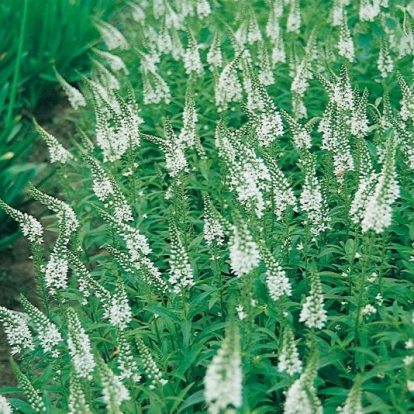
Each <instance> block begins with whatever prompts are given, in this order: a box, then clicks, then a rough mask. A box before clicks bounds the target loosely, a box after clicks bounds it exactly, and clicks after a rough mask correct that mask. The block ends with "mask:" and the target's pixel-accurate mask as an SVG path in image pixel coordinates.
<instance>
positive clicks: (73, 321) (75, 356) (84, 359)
mask: <svg viewBox="0 0 414 414" xmlns="http://www.w3.org/2000/svg"><path fill="white" fill-rule="evenodd" d="M66 318H67V321H68V348H69V354H70V356H71V357H72V363H73V368H74V373H75V375H76V377H77V378H78V379H79V380H83V379H86V380H88V381H90V380H91V379H92V373H93V371H94V370H95V366H96V362H95V358H94V356H93V353H92V347H91V342H90V339H89V337H88V335H87V334H86V332H85V330H84V328H83V327H82V325H81V323H80V321H79V318H78V315H77V314H76V312H75V311H74V310H73V309H72V308H68V309H67V310H66Z"/></svg>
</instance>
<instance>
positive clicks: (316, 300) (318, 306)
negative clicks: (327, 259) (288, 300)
mask: <svg viewBox="0 0 414 414" xmlns="http://www.w3.org/2000/svg"><path fill="white" fill-rule="evenodd" d="M311 278H312V279H311V290H310V294H309V296H308V297H307V298H306V301H305V303H304V304H303V305H302V310H301V312H300V317H299V322H304V323H305V325H306V326H307V327H308V328H317V329H322V328H323V327H324V326H325V323H326V321H327V319H328V317H327V312H326V310H325V309H324V307H323V302H324V297H323V294H322V286H321V282H320V280H319V278H318V276H317V275H312V276H311Z"/></svg>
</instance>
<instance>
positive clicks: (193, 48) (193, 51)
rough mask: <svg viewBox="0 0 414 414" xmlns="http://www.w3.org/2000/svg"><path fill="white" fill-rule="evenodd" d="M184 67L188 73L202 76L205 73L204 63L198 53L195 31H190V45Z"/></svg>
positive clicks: (185, 56)
mask: <svg viewBox="0 0 414 414" xmlns="http://www.w3.org/2000/svg"><path fill="white" fill-rule="evenodd" d="M184 68H185V72H186V73H187V74H188V75H191V74H193V73H194V74H195V75H197V76H201V75H202V74H203V64H202V63H201V60H200V54H199V53H198V45H197V42H196V39H195V37H194V35H193V33H191V32H189V36H188V46H187V49H186V51H185V55H184Z"/></svg>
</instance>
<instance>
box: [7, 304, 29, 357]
mask: <svg viewBox="0 0 414 414" xmlns="http://www.w3.org/2000/svg"><path fill="white" fill-rule="evenodd" d="M28 319H29V318H28V316H27V315H26V314H23V313H19V312H14V311H11V310H9V309H6V308H4V307H3V306H0V322H2V323H3V326H4V331H5V333H6V337H7V341H8V343H9V345H10V348H11V353H12V355H15V354H18V353H20V352H23V351H25V350H34V349H35V346H34V342H33V336H32V333H31V332H30V329H29V327H28V326H27V322H28Z"/></svg>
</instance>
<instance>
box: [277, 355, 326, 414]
mask: <svg viewBox="0 0 414 414" xmlns="http://www.w3.org/2000/svg"><path fill="white" fill-rule="evenodd" d="M316 362H317V359H316V355H313V356H312V357H311V359H310V360H309V361H308V365H307V367H306V369H305V371H304V372H303V373H302V375H301V376H300V378H299V379H297V380H296V381H295V382H294V383H293V384H292V386H291V387H290V388H289V390H288V392H287V394H286V402H285V410H284V414H322V412H323V410H322V404H321V402H320V400H319V398H318V397H317V395H316V390H315V387H314V385H313V383H314V381H315V378H316V373H317V368H316Z"/></svg>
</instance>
